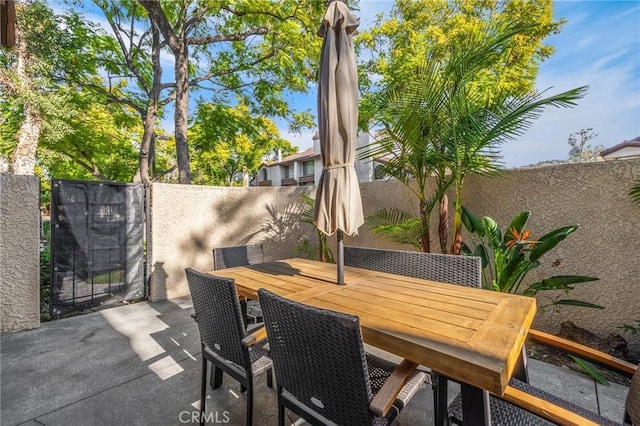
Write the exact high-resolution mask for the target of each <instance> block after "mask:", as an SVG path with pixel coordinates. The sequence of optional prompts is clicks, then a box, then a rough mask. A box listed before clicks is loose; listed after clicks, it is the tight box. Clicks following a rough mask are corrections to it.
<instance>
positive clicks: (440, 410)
mask: <svg viewBox="0 0 640 426" xmlns="http://www.w3.org/2000/svg"><path fill="white" fill-rule="evenodd" d="M431 375H432V379H433V382H434V386H433V388H434V389H433V390H434V394H433V398H434V404H433V406H434V418H435V422H436V426H448V425H449V420H448V412H447V409H448V407H447V404H448V401H447V397H448V387H449V380H447V378H446V377H445V376H443V375H442V374H439V373H437V372H435V371H433V372H432V373H431Z"/></svg>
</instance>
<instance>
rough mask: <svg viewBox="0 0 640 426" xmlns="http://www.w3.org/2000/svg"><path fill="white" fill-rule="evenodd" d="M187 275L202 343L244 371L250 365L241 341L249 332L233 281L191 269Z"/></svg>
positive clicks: (186, 271) (187, 271) (188, 269)
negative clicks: (245, 326)
mask: <svg viewBox="0 0 640 426" xmlns="http://www.w3.org/2000/svg"><path fill="white" fill-rule="evenodd" d="M185 273H186V274H187V282H188V283H189V291H190V292H191V300H192V302H193V308H194V310H195V314H196V323H197V324H198V330H199V331H200V340H202V342H203V343H204V344H205V345H206V346H207V347H208V348H209V349H210V350H211V351H213V352H214V353H216V354H218V355H219V356H220V357H222V358H224V359H227V360H229V361H232V362H233V363H235V364H238V365H239V366H242V367H244V368H247V366H250V365H251V363H250V361H249V358H248V352H247V351H246V350H244V346H243V345H242V342H241V340H242V338H243V337H245V335H246V332H245V328H244V323H243V321H242V313H241V310H240V303H239V301H238V291H237V290H236V286H235V283H234V281H233V279H230V278H222V277H216V276H213V275H209V274H205V273H203V272H199V271H196V270H195V269H191V268H187V269H186V270H185Z"/></svg>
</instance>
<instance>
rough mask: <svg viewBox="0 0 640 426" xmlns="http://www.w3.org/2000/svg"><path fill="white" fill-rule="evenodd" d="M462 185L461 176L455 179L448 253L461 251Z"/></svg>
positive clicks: (459, 252)
mask: <svg viewBox="0 0 640 426" xmlns="http://www.w3.org/2000/svg"><path fill="white" fill-rule="evenodd" d="M462 185H463V178H460V179H456V208H455V214H454V216H453V241H452V242H451V250H449V253H450V254H461V252H462Z"/></svg>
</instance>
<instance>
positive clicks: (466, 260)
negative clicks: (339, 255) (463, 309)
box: [344, 247, 482, 288]
mask: <svg viewBox="0 0 640 426" xmlns="http://www.w3.org/2000/svg"><path fill="white" fill-rule="evenodd" d="M344 264H345V265H346V266H355V267H358V268H364V269H370V270H372V271H380V272H388V273H390V274H397V275H404V276H406V277H413V278H423V279H425V280H432V281H440V282H444V283H450V284H460V285H465V286H469V287H478V288H480V287H482V261H481V259H480V258H479V257H475V256H455V255H450V254H437V253H424V252H419V251H402V250H382V249H374V248H365V247H345V248H344Z"/></svg>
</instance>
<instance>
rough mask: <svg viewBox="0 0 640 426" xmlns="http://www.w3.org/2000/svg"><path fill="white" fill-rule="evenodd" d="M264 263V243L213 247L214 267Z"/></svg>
mask: <svg viewBox="0 0 640 426" xmlns="http://www.w3.org/2000/svg"><path fill="white" fill-rule="evenodd" d="M257 263H264V251H263V249H262V244H249V245H246V246H232V247H218V248H214V249H213V269H214V270H216V271H217V270H219V269H226V268H233V267H234V266H246V265H255V264H257Z"/></svg>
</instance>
